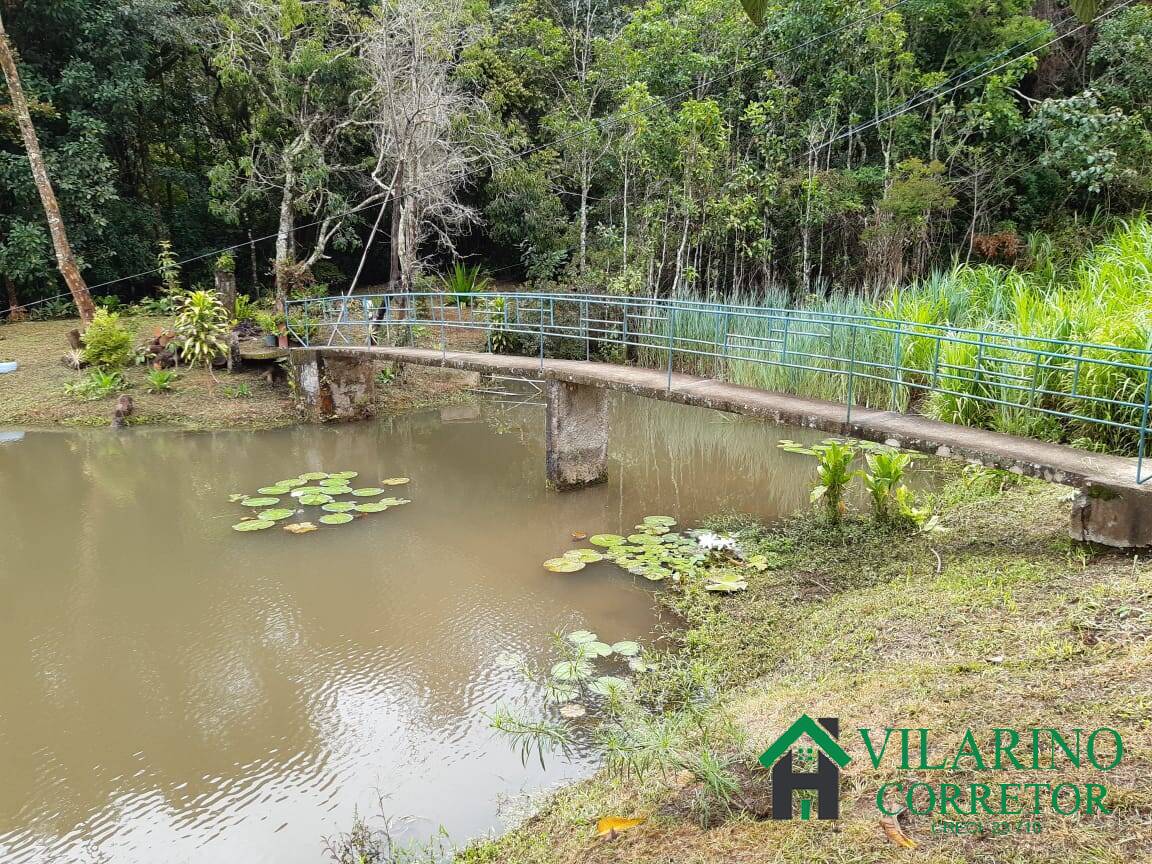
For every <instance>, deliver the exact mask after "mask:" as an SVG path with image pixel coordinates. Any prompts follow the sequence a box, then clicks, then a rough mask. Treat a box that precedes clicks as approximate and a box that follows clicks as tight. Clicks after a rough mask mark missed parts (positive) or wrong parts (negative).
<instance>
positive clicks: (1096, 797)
mask: <svg viewBox="0 0 1152 864" xmlns="http://www.w3.org/2000/svg"><path fill="white" fill-rule="evenodd" d="M1084 788H1085V789H1087V790H1088V801H1087V803H1086V804H1085V805H1084V812H1085V813H1086V814H1089V815H1091V814H1092V813H1105V814H1107V813H1111V812H1112V811H1111V810H1109V809H1108V808H1107V807H1105V806H1104V798H1105V797H1106V796H1107V795H1108V790H1107V789H1105V788H1104V787H1103V786H1102V785H1101V784H1099V783H1088V784H1086V785H1085V787H1084Z"/></svg>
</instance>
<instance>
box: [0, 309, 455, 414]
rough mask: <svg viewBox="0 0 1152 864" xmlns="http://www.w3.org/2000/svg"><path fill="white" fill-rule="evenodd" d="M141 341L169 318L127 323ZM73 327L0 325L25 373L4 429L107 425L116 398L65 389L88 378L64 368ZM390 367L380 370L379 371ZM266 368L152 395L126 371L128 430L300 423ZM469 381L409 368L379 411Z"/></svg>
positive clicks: (15, 376) (190, 373)
mask: <svg viewBox="0 0 1152 864" xmlns="http://www.w3.org/2000/svg"><path fill="white" fill-rule="evenodd" d="M125 322H126V323H127V324H128V326H130V327H131V328H133V330H134V332H135V336H136V340H137V342H142V341H144V340H145V339H146V338H150V337H151V336H152V335H153V334H154V333H156V332H158V331H159V330H161V329H163V328H164V327H165V326H168V325H170V323H171V322H170V320H169V319H165V318H151V317H145V316H136V317H132V318H126V319H125ZM78 325H79V321H76V320H55V321H29V322H24V323H18V324H5V325H3V326H0V360H16V361H17V362H18V363H19V364H20V368H19V369H18V370H17V371H16V372H14V373H10V374H6V375H0V426H48V425H64V426H107V425H108V424H109V422H110V420H111V418H112V412H113V410H114V408H115V402H116V398H117V396H118V395H119V392H117V393H114V394H112V395H109V396H107V397H105V398H100V399H93V400H91V401H89V400H84V399H78V398H76V397H75V396H72V395H70V394H68V393H67V392H66V390H65V388H66V386H67V385H69V384H71V383H75V382H76V381H79V380H80V379H81V378H83V376H84V375H85V374H86V373H83V372H76V371H74V370H72V369H70V368H68V366H66V365H65V364H64V363H63V362H61V361H62V358H63V357H64V355H65V354H67V353H68V344H67V333H68V331H69V330H71V329H73V328H75V327H77V326H78ZM385 366H390V364H381V367H382V368H384V367H385ZM269 368H270V367H269V365H268V364H266V363H259V364H255V363H248V364H245V365H244V367H243V368H241V369H240V370H238V371H236V372H234V373H231V374H229V373H227V372H224V371H218V372H216V374H215V375H214V376H213V375H211V374H209V373H208V372H207V371H206V370H204V369H203V368H200V367H198V368H195V369H190V368H187V367H182V368H180V369H178V370H176V373H177V375H178V376H179V377H178V379H177V380H176V381H175V383H174V384H173V386H172V389H171V391H170V392H165V393H151V392H149V390H148V381H147V370H146V367H144V366H128V367H126V368H125V369H123V370H122V374H123V376H124V379H125V382H126V384H127V389H126V390H124V391H123V392H125V393H127V394H128V395H129V396H131V397H132V400H133V402H134V403H135V411H134V413H133V415H132V417H131V418H129V424H130V425H143V424H149V425H162V426H177V427H180V428H186V429H219V428H253V429H258V428H271V427H275V426H286V425H289V424H292V423H295V422H297V420H298V417H297V413H296V409H295V407H294V404H293V400H292V394H291V391H290V388H289V386H288V383H287V380H286V378H285V376H284V375H283V374H279V375H278V376H277V377H276V379H275V382H274V383H272V382H270V381H268V380H266V378H265V373H266V372H267V371H268V370H269ZM467 383H468V380H467V379H466V378H464V377H462V376H460V375H453V374H451V373H445V372H443V371H441V370H434V369H419V368H415V367H407V368H406V369H404V370H403V372H402V373H401V374H400V375H398V376H397V377H396V378H394V379H391V380H390V381H389V382H388V383H387V384H386V385H385V386H380V387H377V394H376V395H377V411H378V412H380V413H398V412H402V411H410V410H414V409H417V408H422V407H432V406H435V405H441V404H445V403H448V402H452V401H456V400H459V399H461V398H465V397H466V395H467V394H466V393H465V385H466V384H467Z"/></svg>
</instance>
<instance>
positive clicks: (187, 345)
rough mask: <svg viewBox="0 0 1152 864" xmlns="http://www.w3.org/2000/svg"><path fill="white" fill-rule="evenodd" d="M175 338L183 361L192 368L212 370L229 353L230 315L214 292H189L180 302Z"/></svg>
mask: <svg viewBox="0 0 1152 864" xmlns="http://www.w3.org/2000/svg"><path fill="white" fill-rule="evenodd" d="M178 308H179V312H178V314H177V315H176V328H175V329H176V336H177V340H178V341H179V343H180V358H181V360H183V361H184V362H185V363H188V364H189V365H190V366H195V365H197V364H201V365H203V366H205V367H208V368H211V366H212V362H213V361H214V360H215V359H216V358H217V357H219V356H220V355H221V354H224V353H226V352H227V351H228V345H227V342H226V341H225V339H226V337H227V335H228V313H227V311H225V309H224V304H222V303H221V302H220V298H219V297H218V296H217V295H216V293H215V292H214V291H190V292H188V293H187V294H184V295H183V296H181V297H180V299H179V306H178Z"/></svg>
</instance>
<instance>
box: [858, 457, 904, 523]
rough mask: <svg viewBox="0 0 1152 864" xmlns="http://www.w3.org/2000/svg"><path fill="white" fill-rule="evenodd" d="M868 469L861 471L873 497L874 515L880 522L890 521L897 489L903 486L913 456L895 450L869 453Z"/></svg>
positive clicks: (867, 458) (865, 485)
mask: <svg viewBox="0 0 1152 864" xmlns="http://www.w3.org/2000/svg"><path fill="white" fill-rule="evenodd" d="M865 461H866V463H867V465H868V470H867V471H861V472H860V476H861V478H862V479H863V481H864V488H865V489H867V490H868V495H869V496H870V497H871V499H872V515H873V516H874V517H875V518H876V519H877V521H880V522H887V521H889V520H890V519H891V518H892V516H893V513H894V510H895V505H896V498H897V490H898V489H900V488H903V487H902V483H903V480H904V472H905V471H906V470H907V469H908V468H909V467H910V466H911V464H912V457H911V456H910V455H909V454H907V453H901V452H900V451H898V450H893V451H890V452H887V453H869V454H867V455H866V456H865Z"/></svg>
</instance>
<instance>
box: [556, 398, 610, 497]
mask: <svg viewBox="0 0 1152 864" xmlns="http://www.w3.org/2000/svg"><path fill="white" fill-rule="evenodd" d="M545 387H546V390H547V406H548V407H547V420H546V424H545V436H544V437H545V447H546V448H547V474H548V483H549V484H550V485H551V486H552V487H553V488H554V489H558V490H561V491H564V490H568V489H580V488H582V487H584V486H592V485H594V484H596V483H603V482H605V481H606V480H607V479H608V391H607V390H605V389H603V388H600V387H589V386H587V385H584V384H569V383H567V382H565V381H548V382H547V383H546V384H545Z"/></svg>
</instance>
